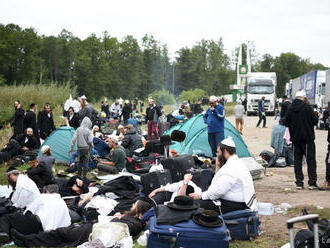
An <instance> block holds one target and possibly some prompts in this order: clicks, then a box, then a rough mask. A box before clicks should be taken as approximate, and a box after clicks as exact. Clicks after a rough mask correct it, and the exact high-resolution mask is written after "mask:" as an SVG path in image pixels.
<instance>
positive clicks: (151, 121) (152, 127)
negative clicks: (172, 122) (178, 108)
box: [146, 98, 164, 140]
mask: <svg viewBox="0 0 330 248" xmlns="http://www.w3.org/2000/svg"><path fill="white" fill-rule="evenodd" d="M161 115H162V112H161V110H160V108H159V107H158V106H157V105H156V104H155V103H154V100H153V99H151V98H150V99H149V106H148V108H147V110H146V120H147V122H148V140H152V134H154V135H155V138H156V139H159V135H158V118H159V117H160V116H161ZM162 122H164V120H162Z"/></svg>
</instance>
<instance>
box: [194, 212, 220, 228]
mask: <svg viewBox="0 0 330 248" xmlns="http://www.w3.org/2000/svg"><path fill="white" fill-rule="evenodd" d="M192 220H193V221H194V222H195V223H196V224H198V225H201V226H205V227H219V226H222V224H223V221H222V219H220V218H219V216H218V213H217V212H216V211H214V210H204V211H203V212H202V213H200V214H196V215H194V216H193V218H192Z"/></svg>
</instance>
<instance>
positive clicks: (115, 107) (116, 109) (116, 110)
mask: <svg viewBox="0 0 330 248" xmlns="http://www.w3.org/2000/svg"><path fill="white" fill-rule="evenodd" d="M111 112H113V113H116V114H117V113H119V112H120V104H118V105H116V104H115V103H113V104H112V105H111Z"/></svg>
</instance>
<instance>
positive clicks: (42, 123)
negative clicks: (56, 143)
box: [38, 103, 56, 140]
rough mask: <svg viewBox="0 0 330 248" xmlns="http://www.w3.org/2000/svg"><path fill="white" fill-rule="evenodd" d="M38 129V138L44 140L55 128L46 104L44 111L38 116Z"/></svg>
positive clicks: (50, 111) (48, 106) (51, 114)
mask: <svg viewBox="0 0 330 248" xmlns="http://www.w3.org/2000/svg"><path fill="white" fill-rule="evenodd" d="M38 128H39V131H40V137H41V138H42V139H43V140H45V139H46V138H47V137H48V136H49V135H50V134H51V132H53V131H54V130H55V129H56V127H55V124H54V119H53V113H52V109H51V107H50V104H49V103H46V104H45V106H44V110H42V111H40V112H39V114H38Z"/></svg>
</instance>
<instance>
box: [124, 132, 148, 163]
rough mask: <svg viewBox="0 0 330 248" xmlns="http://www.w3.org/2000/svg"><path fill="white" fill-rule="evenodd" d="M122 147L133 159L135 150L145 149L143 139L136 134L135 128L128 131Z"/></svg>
mask: <svg viewBox="0 0 330 248" xmlns="http://www.w3.org/2000/svg"><path fill="white" fill-rule="evenodd" d="M121 146H122V147H124V148H125V149H126V155H127V156H128V157H132V155H133V152H134V150H136V149H138V148H141V147H143V143H142V139H141V137H140V136H139V135H138V134H137V133H136V130H135V128H132V129H131V130H129V131H127V133H126V134H125V136H124V139H123V141H122V142H121Z"/></svg>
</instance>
